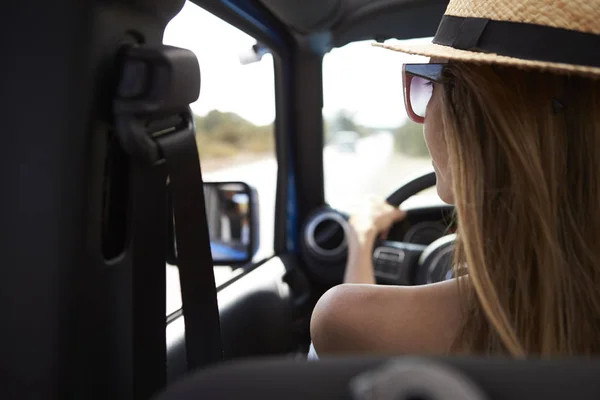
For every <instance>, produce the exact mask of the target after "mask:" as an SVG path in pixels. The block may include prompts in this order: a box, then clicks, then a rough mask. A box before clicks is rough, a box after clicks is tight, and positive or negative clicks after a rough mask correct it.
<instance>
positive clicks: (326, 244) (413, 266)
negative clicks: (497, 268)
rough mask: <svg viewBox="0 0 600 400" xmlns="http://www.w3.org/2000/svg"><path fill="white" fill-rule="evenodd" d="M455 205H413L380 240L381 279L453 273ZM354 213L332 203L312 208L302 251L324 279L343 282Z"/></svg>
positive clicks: (419, 280) (413, 280)
mask: <svg viewBox="0 0 600 400" xmlns="http://www.w3.org/2000/svg"><path fill="white" fill-rule="evenodd" d="M453 214H454V208H453V207H452V206H449V205H444V206H441V205H436V206H432V207H421V208H416V209H412V210H407V216H406V218H405V219H404V220H403V221H402V222H400V223H398V224H396V225H394V227H392V229H391V230H390V232H389V234H388V237H387V239H386V240H385V241H380V240H378V241H377V242H376V243H375V246H374V252H373V267H374V273H375V278H376V280H377V283H379V284H387V285H423V284H428V283H434V282H440V281H443V280H447V279H450V278H452V268H451V265H452V253H453V252H452V250H453V243H454V239H455V231H456V223H455V221H454V217H453ZM348 218H349V217H348V215H346V214H344V213H342V212H339V211H337V210H334V209H332V208H329V207H323V208H321V209H319V210H317V211H315V212H314V213H313V214H311V215H310V216H309V217H308V219H307V221H306V223H305V225H304V229H303V237H302V241H301V243H302V255H303V258H304V261H305V263H306V265H307V269H308V271H309V273H310V274H311V275H312V277H313V278H314V279H315V280H317V281H319V282H321V283H322V284H324V285H336V284H339V283H342V282H343V276H344V269H345V265H346V260H347V250H348V244H347V240H346V233H345V232H346V231H347V229H349V226H348V222H347V221H348Z"/></svg>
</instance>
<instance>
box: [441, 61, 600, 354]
mask: <svg viewBox="0 0 600 400" xmlns="http://www.w3.org/2000/svg"><path fill="white" fill-rule="evenodd" d="M443 88H444V89H443V95H442V104H443V106H442V110H443V111H442V118H443V125H444V130H445V134H444V137H445V140H446V144H447V148H448V153H449V154H448V157H449V163H450V171H451V174H452V180H453V191H454V200H455V204H456V213H457V217H458V225H459V228H458V240H457V243H456V251H455V264H456V265H465V264H466V265H467V269H466V270H467V273H468V278H467V279H459V280H458V282H459V289H460V291H459V292H460V293H461V300H462V301H461V303H462V304H463V305H464V306H465V308H464V321H463V325H462V329H461V331H460V333H459V335H458V337H457V338H456V342H455V345H454V350H455V351H457V352H466V353H471V354H481V353H485V354H506V355H511V356H513V357H525V356H530V355H537V356H542V357H550V356H566V355H591V354H598V353H600V80H593V79H588V78H584V77H575V76H566V75H555V74H553V73H549V72H542V71H533V70H531V71H524V70H518V69H513V68H507V67H494V66H485V65H475V64H467V63H464V64H463V63H450V64H448V66H447V68H446V70H445V72H444V85H443ZM457 271H458V270H457Z"/></svg>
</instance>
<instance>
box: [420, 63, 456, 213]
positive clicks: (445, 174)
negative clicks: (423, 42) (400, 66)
mask: <svg viewBox="0 0 600 400" xmlns="http://www.w3.org/2000/svg"><path fill="white" fill-rule="evenodd" d="M431 62H432V63H435V62H437V63H441V62H443V61H439V60H432V61H431ZM433 85H434V87H433V96H432V97H431V100H430V101H429V105H428V106H427V113H426V116H425V124H424V127H423V134H424V136H425V143H427V148H428V149H429V153H430V154H431V158H432V159H433V168H434V169H435V176H436V179H437V185H436V186H437V192H438V195H439V196H440V198H441V199H442V200H443V201H444V202H446V203H448V204H452V203H453V202H454V196H453V194H452V176H451V174H450V165H449V163H448V151H447V148H446V141H445V139H444V127H443V125H442V110H441V106H442V104H441V103H442V102H441V99H442V90H444V89H443V87H442V85H441V84H438V83H434V84H433Z"/></svg>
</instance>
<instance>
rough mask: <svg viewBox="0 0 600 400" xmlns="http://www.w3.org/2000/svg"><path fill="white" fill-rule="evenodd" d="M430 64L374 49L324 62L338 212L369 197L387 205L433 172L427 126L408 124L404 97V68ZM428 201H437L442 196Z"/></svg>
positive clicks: (364, 46) (327, 151)
mask: <svg viewBox="0 0 600 400" xmlns="http://www.w3.org/2000/svg"><path fill="white" fill-rule="evenodd" d="M418 40H419V41H421V40H425V41H430V40H431V39H418ZM428 61H429V59H428V58H426V57H420V56H411V55H406V54H402V53H398V52H393V51H389V50H385V49H381V48H376V47H373V46H372V41H365V42H357V43H351V44H349V45H346V46H344V47H342V48H339V49H334V50H332V51H331V52H330V53H329V54H327V55H326V56H325V58H324V60H323V96H324V107H323V117H324V120H325V148H324V149H323V151H324V154H323V156H324V165H323V167H324V173H325V196H326V200H327V202H328V203H329V204H330V205H331V206H332V207H334V208H336V209H339V210H342V211H346V212H350V213H352V212H354V211H355V210H356V209H357V207H360V206H361V205H362V204H363V201H364V197H365V196H366V195H371V194H374V195H377V196H380V197H383V198H385V197H387V196H388V195H389V194H391V193H392V192H394V191H395V190H396V189H398V187H399V186H401V184H402V183H403V182H404V181H406V180H407V179H409V178H411V177H414V176H417V175H419V174H421V173H423V172H424V171H428V170H431V169H432V166H431V157H430V156H429V153H428V151H427V147H426V145H425V140H424V139H423V126H422V125H419V124H416V123H413V122H411V121H410V120H409V119H408V116H407V114H406V111H405V107H404V97H403V96H404V95H403V91H402V64H404V63H426V62H428ZM423 196H433V197H436V198H437V194H436V193H435V189H433V190H428V191H426V192H424V193H423ZM414 200H417V199H413V201H414ZM421 200H422V199H421Z"/></svg>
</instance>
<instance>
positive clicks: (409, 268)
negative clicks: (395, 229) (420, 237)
mask: <svg viewBox="0 0 600 400" xmlns="http://www.w3.org/2000/svg"><path fill="white" fill-rule="evenodd" d="M426 247H427V246H422V245H417V244H412V243H404V242H394V241H378V242H376V243H375V247H374V248H375V250H374V251H373V268H374V274H375V278H376V279H377V281H378V282H380V283H383V284H394V285H404V286H407V285H412V283H413V282H414V278H415V274H416V266H417V265H418V261H419V259H420V257H421V255H422V254H423V251H424V250H425V249H426Z"/></svg>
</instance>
